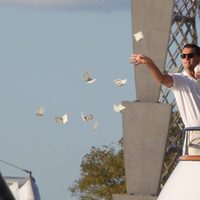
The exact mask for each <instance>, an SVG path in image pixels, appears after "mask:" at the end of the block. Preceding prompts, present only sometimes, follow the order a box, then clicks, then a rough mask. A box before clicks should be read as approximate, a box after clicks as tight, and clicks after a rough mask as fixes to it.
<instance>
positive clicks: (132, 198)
mask: <svg viewBox="0 0 200 200" xmlns="http://www.w3.org/2000/svg"><path fill="white" fill-rule="evenodd" d="M112 199H113V200H156V199H157V197H156V196H148V195H126V194H114V195H113V196H112Z"/></svg>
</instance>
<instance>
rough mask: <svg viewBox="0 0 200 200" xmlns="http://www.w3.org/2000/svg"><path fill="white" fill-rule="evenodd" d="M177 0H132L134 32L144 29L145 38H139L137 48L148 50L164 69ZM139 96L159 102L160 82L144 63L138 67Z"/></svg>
mask: <svg viewBox="0 0 200 200" xmlns="http://www.w3.org/2000/svg"><path fill="white" fill-rule="evenodd" d="M173 5H174V0H167V1H163V0H132V34H134V33H137V32H139V31H142V33H143V35H144V39H142V40H140V41H139V42H136V41H135V39H134V37H133V52H134V53H141V54H145V55H147V56H149V57H151V58H153V60H154V61H155V63H156V64H157V66H158V67H159V68H160V70H161V71H164V66H165V60H166V55H167V49H168V41H169V33H170V29H171V18H172V11H173ZM134 72H135V81H136V96H137V99H138V100H140V101H147V102H157V101H158V98H159V94H160V84H158V83H157V82H155V81H154V80H153V79H152V77H151V76H150V74H149V72H148V71H147V68H146V67H145V66H144V65H139V66H137V67H135V71H134Z"/></svg>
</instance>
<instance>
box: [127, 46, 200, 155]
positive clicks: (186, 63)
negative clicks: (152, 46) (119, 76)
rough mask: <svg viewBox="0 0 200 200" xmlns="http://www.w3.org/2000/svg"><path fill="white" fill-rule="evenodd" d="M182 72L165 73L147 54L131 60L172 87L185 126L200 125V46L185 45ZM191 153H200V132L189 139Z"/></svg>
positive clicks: (182, 56)
mask: <svg viewBox="0 0 200 200" xmlns="http://www.w3.org/2000/svg"><path fill="white" fill-rule="evenodd" d="M181 58H182V63H183V67H184V71H183V72H182V73H174V74H163V73H162V72H161V71H160V70H159V68H158V67H157V66H156V64H155V63H154V62H153V60H152V59H151V58H149V57H147V56H145V55H141V54H132V55H131V57H130V62H131V63H133V64H135V65H139V64H145V65H146V66H147V68H148V70H149V72H150V74H151V75H152V77H153V78H154V79H155V80H156V81H158V82H159V83H161V84H163V85H165V86H166V87H168V88H170V89H171V90H172V92H173V94H174V96H175V99H176V102H177V106H178V109H179V112H180V115H181V118H182V120H183V123H184V125H185V127H186V128H187V127H200V85H199V84H198V82H197V80H196V78H195V77H198V76H199V75H200V72H196V74H195V70H194V68H195V67H196V66H197V65H198V64H199V63H200V47H199V46H197V45H195V44H186V45H185V46H184V47H183V50H182V54H181ZM188 150H189V154H190V155H200V132H199V133H197V131H195V132H194V131H193V132H192V134H190V136H189V139H188Z"/></svg>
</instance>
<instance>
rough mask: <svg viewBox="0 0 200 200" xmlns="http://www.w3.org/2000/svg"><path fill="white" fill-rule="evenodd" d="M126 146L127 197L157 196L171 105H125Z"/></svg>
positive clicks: (124, 129) (138, 103)
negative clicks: (135, 195)
mask: <svg viewBox="0 0 200 200" xmlns="http://www.w3.org/2000/svg"><path fill="white" fill-rule="evenodd" d="M122 104H123V105H124V106H125V107H126V109H125V110H123V111H122V118H123V124H122V125H123V144H124V156H125V173H126V183H127V193H128V194H143V195H157V193H158V188H159V181H160V175H161V170H162V165H163V159H164V155H165V148H166V142H167V137H168V126H169V122H170V114H171V105H169V104H160V103H149V102H125V101H124V102H122Z"/></svg>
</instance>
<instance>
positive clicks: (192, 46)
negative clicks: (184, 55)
mask: <svg viewBox="0 0 200 200" xmlns="http://www.w3.org/2000/svg"><path fill="white" fill-rule="evenodd" d="M185 48H193V49H195V50H196V54H197V55H198V56H200V47H199V46H197V45H196V44H193V43H188V44H185V45H184V47H183V49H185Z"/></svg>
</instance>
